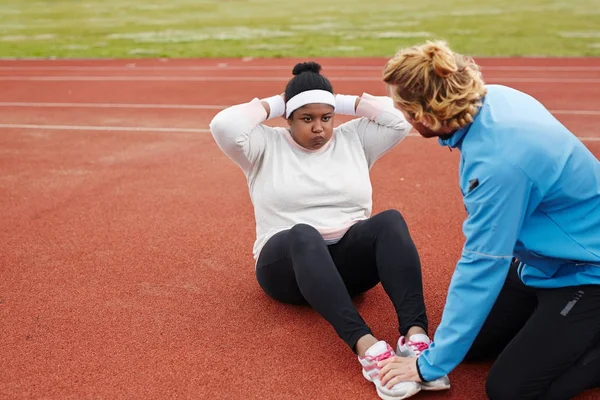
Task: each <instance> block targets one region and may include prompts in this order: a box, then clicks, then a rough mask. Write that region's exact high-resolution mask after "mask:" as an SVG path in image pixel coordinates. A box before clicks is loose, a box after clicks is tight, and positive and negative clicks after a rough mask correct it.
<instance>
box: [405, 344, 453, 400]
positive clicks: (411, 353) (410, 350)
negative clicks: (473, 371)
mask: <svg viewBox="0 0 600 400" xmlns="http://www.w3.org/2000/svg"><path fill="white" fill-rule="evenodd" d="M430 344H431V339H429V337H428V336H427V335H424V334H422V333H418V334H416V335H412V336H411V337H410V338H409V339H408V340H406V338H405V337H404V336H401V337H400V339H398V345H397V346H396V353H397V354H398V355H399V356H401V357H419V356H420V355H421V353H422V352H423V351H425V350H427V349H428V348H429V345H430ZM419 384H420V385H421V387H422V389H423V390H432V391H436V390H446V389H450V379H449V378H448V376H447V375H446V376H442V377H441V378H438V379H436V380H434V381H431V382H420V383H419Z"/></svg>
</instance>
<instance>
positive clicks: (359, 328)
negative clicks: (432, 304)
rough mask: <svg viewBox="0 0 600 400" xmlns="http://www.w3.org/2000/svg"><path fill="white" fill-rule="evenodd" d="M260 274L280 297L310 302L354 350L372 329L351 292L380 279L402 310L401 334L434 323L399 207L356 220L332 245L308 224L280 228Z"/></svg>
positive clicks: (266, 251) (258, 270)
mask: <svg viewBox="0 0 600 400" xmlns="http://www.w3.org/2000/svg"><path fill="white" fill-rule="evenodd" d="M256 276H257V279H258V283H259V284H260V286H261V287H262V288H263V290H264V291H265V292H266V293H267V294H268V295H269V296H271V297H273V298H274V299H276V300H279V301H281V302H284V303H291V304H309V305H310V306H311V307H312V308H313V309H315V310H316V311H317V312H318V313H319V314H321V315H322V316H323V317H324V318H325V319H326V320H327V321H328V322H329V323H330V324H331V325H332V326H333V328H334V329H335V331H336V332H337V334H338V335H339V337H340V338H342V339H343V340H344V341H345V342H346V343H347V344H348V346H349V347H350V348H351V349H352V350H353V351H356V349H355V345H356V342H357V341H358V339H360V338H361V337H362V336H364V335H366V334H371V330H370V329H369V327H368V326H367V324H366V323H365V321H364V320H363V319H362V317H361V316H360V314H359V313H358V311H357V310H356V308H355V307H354V304H353V303H352V300H351V298H352V297H353V296H355V295H357V294H359V293H363V292H365V291H367V290H369V289H371V288H372V287H374V286H375V285H377V283H379V282H380V281H381V283H382V285H383V288H384V290H385V291H386V293H387V294H388V296H389V297H390V299H391V301H392V303H393V305H394V308H395V309H396V313H397V314H398V320H399V331H400V334H406V332H407V331H408V329H409V328H410V327H413V326H419V327H421V328H423V329H424V330H425V331H427V328H428V326H427V325H428V322H427V315H426V311H425V303H424V300H423V285H422V279H421V262H420V259H419V254H418V252H417V249H416V247H415V245H414V243H413V241H412V238H411V236H410V233H409V231H408V227H407V225H406V222H405V221H404V218H403V217H402V215H401V214H400V213H399V212H398V211H395V210H388V211H384V212H381V213H379V214H377V215H374V216H372V217H371V218H369V219H367V220H364V221H361V222H358V223H356V224H355V225H354V226H353V227H352V228H350V229H349V230H348V232H346V234H345V235H344V237H343V238H342V239H341V240H340V241H339V242H337V243H335V244H333V245H329V246H328V245H327V244H326V243H325V241H324V240H323V238H322V236H321V235H320V234H319V232H318V231H317V230H316V229H315V228H313V227H311V226H309V225H306V224H298V225H295V226H294V227H292V228H291V229H289V230H286V231H283V232H279V233H278V234H276V235H274V236H273V237H272V238H271V239H269V241H268V242H267V243H266V244H265V246H264V247H263V249H262V251H261V253H260V256H259V258H258V262H257V267H256Z"/></svg>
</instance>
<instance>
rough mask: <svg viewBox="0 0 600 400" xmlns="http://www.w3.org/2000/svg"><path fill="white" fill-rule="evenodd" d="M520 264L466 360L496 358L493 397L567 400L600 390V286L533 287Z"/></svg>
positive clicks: (490, 389) (488, 388) (490, 384)
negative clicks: (521, 274) (519, 272)
mask: <svg viewBox="0 0 600 400" xmlns="http://www.w3.org/2000/svg"><path fill="white" fill-rule="evenodd" d="M518 264H519V263H518V261H515V262H513V264H512V265H511V270H510V272H509V274H508V277H507V279H506V282H505V284H504V287H503V288H502V291H501V292H500V295H499V296H498V299H497V301H496V303H495V304H494V306H493V307H492V310H491V312H490V314H489V315H488V317H487V319H486V321H485V323H484V325H483V327H482V329H481V331H480V333H479V335H478V336H477V338H476V339H475V342H474V343H473V345H472V346H471V349H470V350H469V353H468V355H467V357H466V360H473V361H475V360H481V359H486V358H492V357H497V358H496V361H495V363H494V365H493V366H492V369H491V370H490V373H489V376H488V379H487V382H486V392H487V395H488V397H489V398H490V399H491V400H496V399H499V400H504V399H507V400H518V399H545V400H567V399H570V398H572V397H574V396H576V395H577V394H579V393H581V392H583V391H585V390H586V389H590V388H593V387H596V386H600V286H598V285H594V286H592V285H585V286H577V287H566V288H560V289H535V288H530V287H527V286H525V285H524V284H523V282H522V281H521V280H520V278H519V277H518V275H517V268H518Z"/></svg>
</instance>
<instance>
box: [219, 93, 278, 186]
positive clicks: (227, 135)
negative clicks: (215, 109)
mask: <svg viewBox="0 0 600 400" xmlns="http://www.w3.org/2000/svg"><path fill="white" fill-rule="evenodd" d="M266 118H267V111H266V110H265V108H264V107H263V105H262V104H261V101H260V100H259V99H257V98H255V99H253V100H252V101H250V102H248V103H243V104H238V105H235V106H231V107H228V108H226V109H224V110H222V111H220V112H219V113H218V114H217V115H215V117H214V118H213V119H212V121H211V123H210V132H211V133H212V135H213V137H214V139H215V142H216V143H217V145H218V146H219V148H220V149H221V150H222V151H223V153H225V154H226V155H227V156H228V157H229V158H230V159H231V160H233V162H235V163H236V164H237V165H238V166H239V167H240V168H242V170H243V171H244V172H245V173H246V174H247V173H248V172H249V171H250V169H252V167H253V165H254V164H256V163H257V162H258V160H259V159H260V157H261V156H262V154H263V152H264V149H265V144H266V140H265V130H266V129H268V127H265V126H263V125H261V123H262V122H264V121H265V120H266Z"/></svg>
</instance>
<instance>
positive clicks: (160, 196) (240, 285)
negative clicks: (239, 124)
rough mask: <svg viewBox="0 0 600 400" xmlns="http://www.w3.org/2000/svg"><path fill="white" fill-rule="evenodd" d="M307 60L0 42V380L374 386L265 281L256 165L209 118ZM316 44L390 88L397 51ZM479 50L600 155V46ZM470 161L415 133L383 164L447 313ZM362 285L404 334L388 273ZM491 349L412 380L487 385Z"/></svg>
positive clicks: (332, 72) (8, 387)
mask: <svg viewBox="0 0 600 400" xmlns="http://www.w3.org/2000/svg"><path fill="white" fill-rule="evenodd" d="M296 61H297V60H283V59H280V60H276V61H273V60H252V59H245V60H214V59H213V60H144V61H140V60H102V61H99V60H98V61H93V60H85V61H84V60H82V61H0V167H1V172H0V190H1V193H2V196H0V219H1V221H2V224H1V225H0V233H1V239H2V240H0V272H1V278H2V279H0V320H1V323H0V337H1V338H2V340H1V341H0V354H1V357H0V360H1V361H0V366H1V367H2V374H0V398H5V399H21V398H47V399H65V398H73V399H75V398H77V399H83V398H86V399H87V398H106V399H117V398H128V399H130V398H202V399H249V398H253V399H254V398H256V399H348V398H353V399H357V400H360V399H374V398H377V397H376V394H375V389H374V387H373V385H372V384H370V383H368V382H366V381H365V380H364V379H363V378H362V375H361V373H360V367H359V364H358V362H357V360H356V358H355V356H354V355H353V354H352V353H351V352H350V351H349V349H347V348H346V346H345V344H343V343H342V341H341V340H339V339H338V337H337V336H336V335H335V333H334V332H333V330H332V329H331V328H330V327H329V326H328V324H327V323H326V322H325V321H324V320H323V319H322V318H321V317H320V316H318V315H317V314H316V313H315V312H313V311H311V310H310V309H308V308H299V307H291V306H287V305H282V304H278V303H276V302H274V301H272V300H270V299H269V298H268V297H266V296H265V295H264V294H263V293H262V291H261V290H260V288H259V287H258V285H257V283H256V280H255V277H254V264H253V259H252V255H251V248H252V244H253V240H254V220H253V214H252V208H251V204H250V201H249V197H248V193H247V187H246V184H245V180H244V177H243V174H242V172H241V170H239V169H238V168H237V167H236V166H235V165H234V164H233V163H232V162H231V161H229V160H228V159H227V158H226V157H225V156H224V155H223V154H222V153H221V152H220V151H219V149H218V148H217V146H216V145H215V143H214V141H213V139H212V137H211V135H210V133H209V132H208V123H209V121H210V119H211V118H212V116H213V115H214V114H215V113H216V112H217V111H218V110H219V109H220V108H221V107H223V106H226V105H230V104H234V103H240V102H245V101H248V100H250V99H252V98H253V97H264V96H268V95H273V94H276V93H281V92H282V91H283V89H284V86H285V82H286V81H287V79H289V77H290V71H291V68H292V67H293V65H294V63H295V62H296ZM319 61H320V62H321V63H322V64H323V66H324V70H323V73H324V74H326V75H327V76H329V77H330V78H331V80H332V82H333V84H334V87H335V89H336V91H337V92H342V93H348V94H361V93H362V92H363V91H366V92H369V93H371V94H384V93H385V92H384V86H383V84H382V83H381V82H380V79H379V77H380V74H381V67H382V65H383V64H384V62H385V60H383V59H321V60H319ZM479 61H480V63H481V64H482V65H483V72H484V77H485V79H486V80H487V81H488V82H489V83H503V84H507V85H511V86H514V87H516V88H518V89H521V90H524V91H526V92H528V93H530V94H532V95H534V96H536V97H538V98H539V99H540V100H541V101H542V102H544V103H545V104H546V105H547V106H548V108H549V109H550V110H552V111H553V112H554V113H555V115H556V116H557V118H559V119H560V120H561V121H562V122H563V123H564V124H565V125H567V126H568V127H569V128H571V129H572V131H573V132H574V133H575V134H576V135H577V136H580V137H581V138H582V140H583V141H584V143H585V144H586V145H587V146H588V147H589V148H590V150H591V151H592V152H594V154H595V155H596V156H599V155H600V129H599V128H598V126H599V124H600V99H599V98H598V93H600V59H550V60H548V59H501V58H496V59H482V60H479ZM344 120H345V119H338V120H337V121H336V122H338V123H339V122H342V121H344ZM283 122H284V121H282V120H279V121H273V123H283ZM458 160H459V153H458V151H452V152H451V151H449V150H448V148H443V147H441V146H439V145H438V144H437V142H436V141H434V140H425V139H422V138H420V137H416V136H411V137H408V138H407V139H405V140H404V141H403V142H402V143H401V144H400V145H399V146H398V147H396V148H395V149H394V150H393V151H391V152H390V153H388V154H387V155H386V156H385V157H384V158H382V159H381V160H379V161H378V162H377V163H376V165H375V166H374V168H373V169H372V179H373V186H374V212H379V211H382V210H385V209H388V208H395V209H398V210H400V211H401V212H402V213H403V214H404V216H405V217H406V219H407V221H408V224H409V226H410V229H411V232H412V234H413V236H414V240H415V242H416V244H417V246H418V249H419V251H420V254H421V259H422V265H423V279H424V288H425V298H426V303H427V307H428V313H429V317H430V323H431V332H433V331H434V330H435V327H436V326H437V325H438V323H439V321H440V317H441V312H442V308H443V305H444V299H445V295H446V289H447V286H448V283H449V280H450V277H451V274H452V271H453V269H454V266H455V262H456V260H457V258H458V257H459V254H460V250H461V245H462V242H463V236H462V233H461V223H462V220H463V218H464V216H465V215H464V208H463V206H462V203H461V196H460V192H459V189H458V186H457V165H458ZM356 304H357V306H358V308H359V311H360V312H361V313H362V315H363V316H364V318H365V319H366V321H367V323H368V324H370V326H371V327H372V328H373V330H374V332H375V334H376V336H378V337H379V338H381V339H385V340H387V341H389V342H390V343H395V341H396V340H397V338H398V337H397V331H396V325H397V321H396V320H395V317H394V313H393V310H392V306H391V303H390V302H389V300H388V299H387V297H386V296H385V294H384V292H383V290H382V288H381V286H380V285H379V286H377V287H376V288H375V289H373V290H371V291H370V292H368V293H367V294H365V295H363V296H361V297H360V298H358V299H356ZM557 345H561V344H560V343H558V344H557ZM549 351H551V349H549ZM488 368H489V364H487V363H480V364H463V365H461V366H459V367H458V368H457V369H456V370H455V371H454V372H453V373H452V374H451V375H450V378H451V381H452V388H451V389H450V390H449V391H446V392H443V393H437V394H431V393H427V392H421V393H420V394H418V395H417V396H416V397H415V398H423V399H425V398H444V399H483V398H485V395H484V380H485V376H486V373H487V370H488ZM595 396H600V391H595V392H590V393H588V394H585V395H582V396H580V397H579V398H580V399H592V398H594V397H595ZM596 398H597V397H596Z"/></svg>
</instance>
